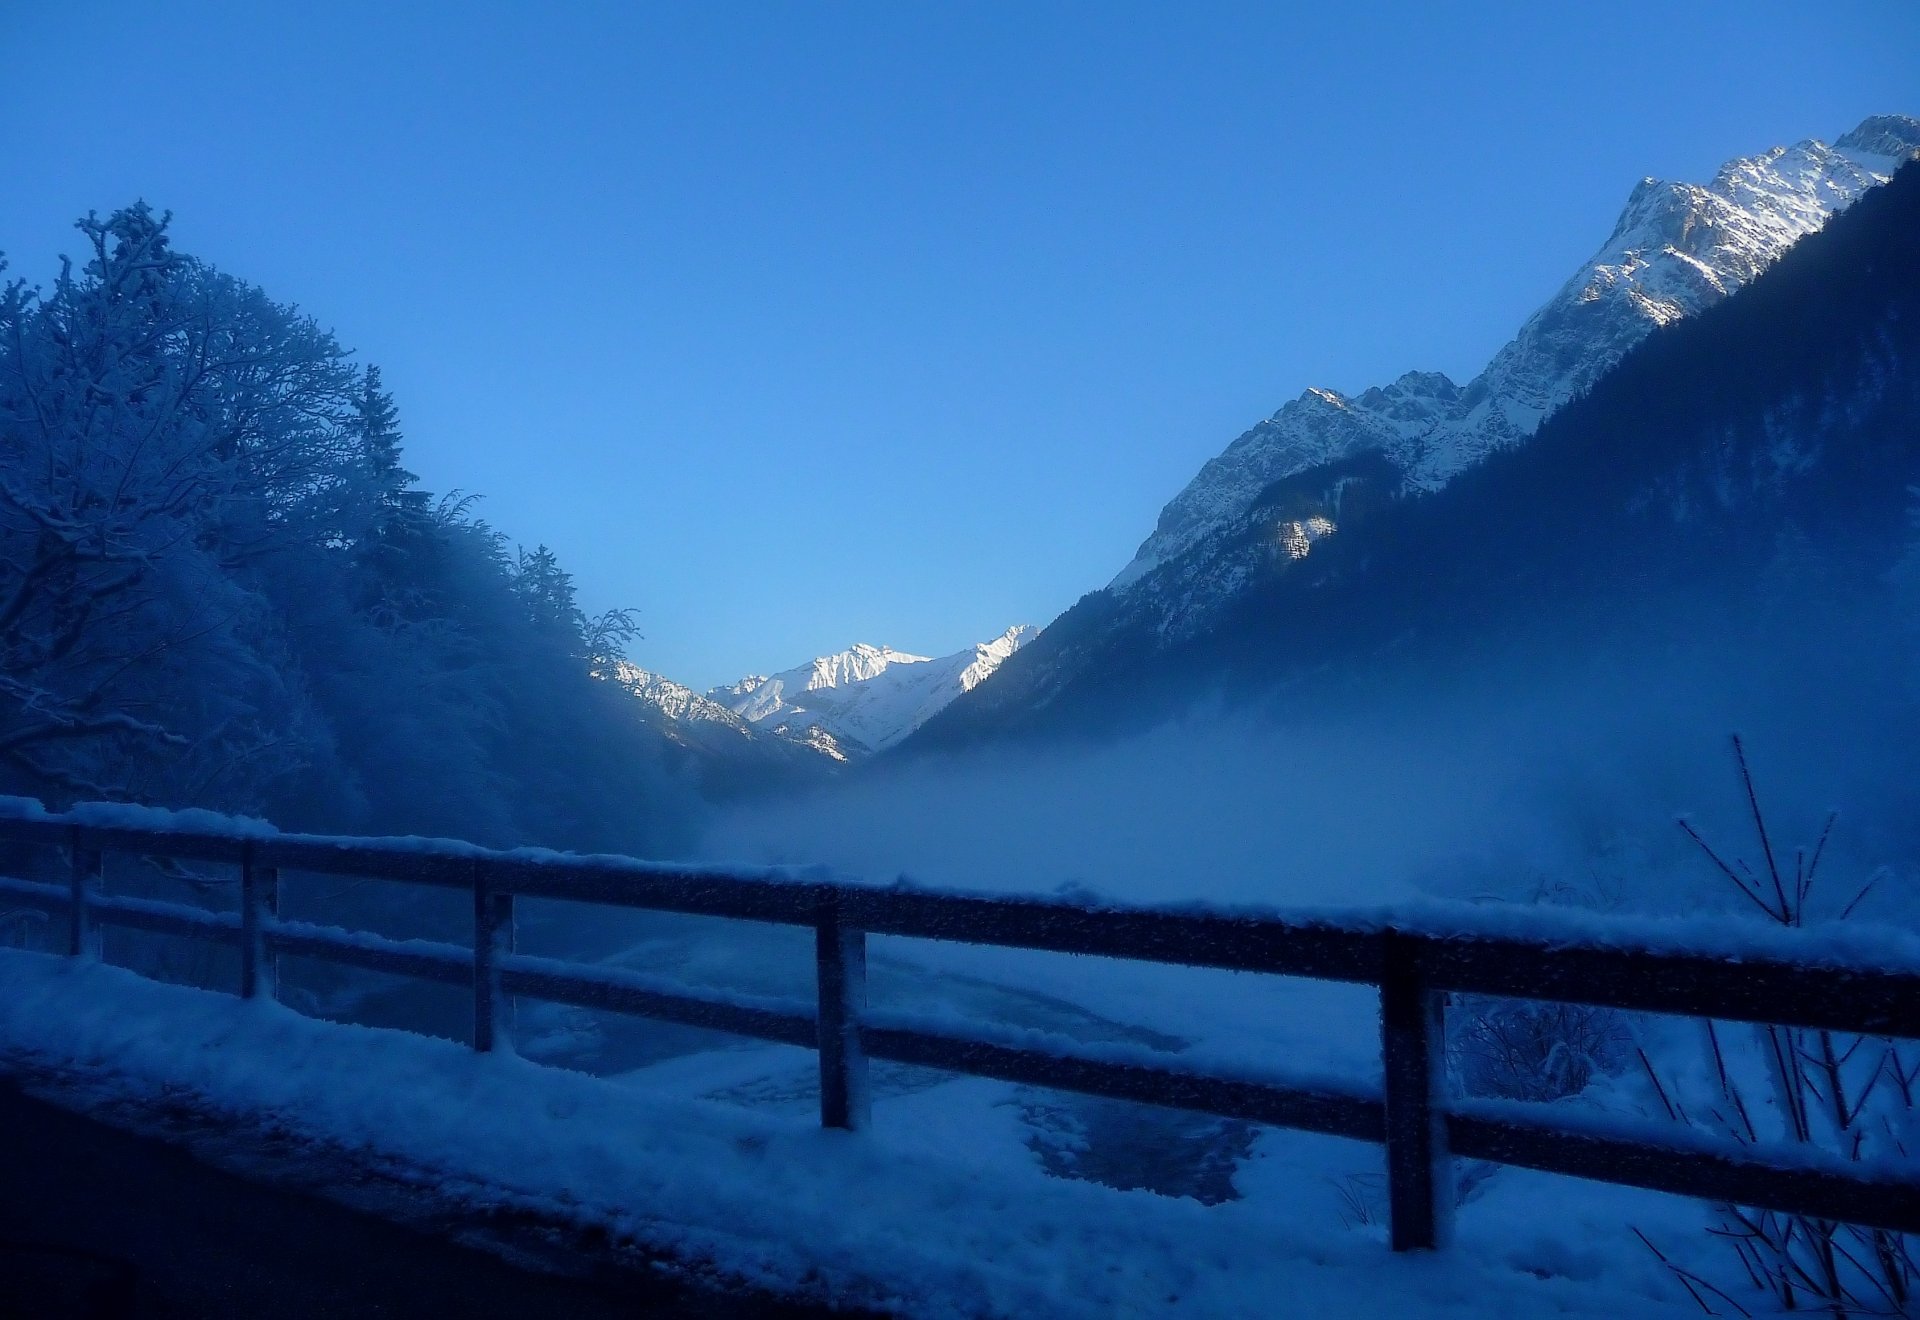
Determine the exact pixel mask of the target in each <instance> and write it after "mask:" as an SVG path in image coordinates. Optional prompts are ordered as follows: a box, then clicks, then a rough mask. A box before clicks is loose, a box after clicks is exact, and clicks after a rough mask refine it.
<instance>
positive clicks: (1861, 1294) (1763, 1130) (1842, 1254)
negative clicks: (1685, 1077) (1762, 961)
mask: <svg viewBox="0 0 1920 1320" xmlns="http://www.w3.org/2000/svg"><path fill="white" fill-rule="evenodd" d="M1733 751H1734V758H1735V761H1736V764H1737V766H1738V770H1739V777H1740V784H1741V788H1742V790H1743V791H1744V793H1745V796H1746V806H1747V808H1748V811H1749V813H1750V816H1751V819H1752V821H1753V829H1754V835H1755V841H1756V843H1757V845H1758V847H1759V850H1760V854H1761V861H1760V863H1759V864H1758V865H1755V864H1753V863H1751V862H1749V861H1747V860H1745V859H1741V858H1729V857H1727V856H1726V855H1724V854H1723V853H1722V852H1720V851H1719V850H1717V849H1716V848H1714V847H1713V845H1712V844H1710V843H1709V842H1708V841H1707V840H1706V839H1705V838H1704V837H1702V836H1701V834H1700V833H1699V832H1698V831H1697V830H1695V829H1694V827H1693V826H1692V824H1691V823H1690V822H1688V821H1687V820H1685V819H1684V818H1683V819H1682V820H1681V821H1680V828H1681V829H1682V830H1683V831H1684V832H1685V833H1686V835H1687V837H1688V838H1690V839H1691V840H1692V841H1693V842H1694V843H1695V844H1696V845H1697V846H1698V847H1699V849H1700V851H1701V852H1702V853H1703V854H1704V855H1705V857H1706V858H1707V859H1708V861H1709V862H1710V863H1711V865H1712V866H1713V868H1714V870H1715V872H1716V873H1717V874H1718V875H1719V876H1720V878H1721V879H1722V880H1724V881H1725V882H1726V883H1727V884H1729V885H1731V886H1732V887H1733V889H1734V890H1735V891H1736V892H1737V893H1738V894H1739V895H1741V896H1742V897H1743V899H1744V900H1745V901H1746V902H1747V903H1749V904H1751V905H1752V906H1753V907H1755V908H1757V909H1759V910H1760V911H1761V912H1762V913H1763V914H1765V916H1766V918H1767V920H1769V921H1772V922H1774V923H1776V924H1778V925H1781V926H1801V925H1804V924H1806V923H1807V921H1808V920H1809V918H1810V917H1812V918H1813V919H1826V918H1834V919H1845V918H1848V917H1851V916H1853V915H1854V914H1855V913H1856V912H1858V911H1859V909H1860V905H1861V903H1862V901H1863V900H1864V899H1865V898H1866V897H1867V895H1868V894H1869V893H1870V892H1871V891H1872V890H1873V889H1874V887H1875V883H1876V881H1877V880H1878V878H1879V877H1877V876H1876V877H1874V878H1873V879H1869V880H1868V881H1867V882H1866V883H1865V884H1864V885H1862V886H1860V887H1858V888H1857V889H1855V890H1854V891H1853V892H1852V893H1850V894H1846V895H1844V896H1843V897H1841V898H1840V899H1839V900H1838V901H1837V903H1835V904H1832V905H1826V904H1816V901H1815V900H1816V889H1815V885H1816V881H1817V880H1818V878H1819V874H1820V863H1821V860H1822V858H1823V857H1824V856H1825V854H1826V849H1827V843H1828V840H1829V839H1830V838H1831V836H1832V832H1833V827H1834V823H1835V816H1833V815H1829V816H1828V817H1827V820H1826V823H1825V825H1824V826H1823V827H1822V829H1821V831H1820V834H1819V837H1818V839H1817V841H1816V842H1815V843H1814V845H1813V847H1812V849H1811V851H1809V850H1808V849H1806V848H1800V849H1796V850H1795V851H1794V853H1793V855H1792V858H1791V864H1790V865H1789V859H1788V858H1787V857H1786V856H1785V855H1783V854H1782V853H1781V852H1779V851H1778V850H1777V849H1776V848H1775V846H1774V842H1773V837H1772V834H1771V832H1770V830H1769V829H1768V825H1767V818H1766V813H1765V812H1764V811H1763V810H1762V808H1761V805H1760V798H1759V794H1758V793H1757V791H1756V790H1755V788H1754V782H1753V774H1752V771H1751V768H1750V767H1749V765H1748V763H1747V756H1746V749H1745V747H1744V746H1743V745H1742V743H1741V741H1740V739H1739V737H1738V736H1737V735H1736V736H1735V737H1734V739H1733ZM1818 897H1819V898H1821V899H1824V895H1819V896H1818ZM1702 1029H1703V1038H1704V1045H1705V1054H1706V1067H1705V1069H1704V1075H1705V1078H1706V1081H1705V1082H1704V1084H1703V1085H1697V1086H1694V1087H1691V1088H1689V1087H1685V1086H1683V1085H1682V1084H1680V1083H1679V1082H1678V1081H1676V1080H1675V1079H1673V1078H1671V1077H1667V1078H1663V1077H1662V1075H1661V1072H1660V1070H1659V1069H1657V1068H1656V1067H1655V1065H1654V1064H1653V1063H1652V1062H1651V1060H1650V1059H1649V1057H1648V1055H1647V1053H1646V1052H1644V1051H1643V1052H1642V1053H1641V1055H1640V1058H1641V1062H1642V1064H1643V1066H1644V1069H1645V1072H1646V1077H1647V1080H1648V1082H1649V1084H1650V1085H1651V1088H1652V1090H1653V1092H1654V1094H1655V1096H1656V1098H1657V1101H1658V1103H1659V1105H1660V1106H1661V1107H1662V1108H1664V1110H1665V1111H1666V1114H1667V1116H1668V1117H1669V1118H1671V1119H1673V1120H1674V1121H1676V1122H1680V1123H1685V1124H1687V1125H1688V1126H1690V1127H1695V1128H1701V1129H1704V1130H1707V1131H1711V1132H1713V1133H1715V1134H1716V1135H1718V1136H1721V1137H1724V1138H1730V1139H1732V1140H1734V1141H1736V1142H1740V1143H1742V1144H1755V1143H1761V1142H1781V1141H1786V1142H1791V1143H1795V1144H1799V1145H1807V1146H1814V1147H1818V1148H1819V1149H1821V1150H1823V1151H1827V1152H1829V1153H1832V1154H1836V1155H1839V1156H1841V1157H1842V1158H1844V1159H1847V1160H1852V1161H1856V1162H1866V1161H1872V1160H1877V1159H1881V1158H1884V1157H1887V1156H1894V1157H1903V1158H1910V1157H1911V1156H1912V1155H1913V1154H1914V1153H1915V1152H1916V1150H1920V1105H1917V1104H1916V1100H1917V1099H1920V1042H1915V1041H1911V1040H1898V1039H1894V1038H1892V1037H1885V1036H1854V1035H1848V1034H1846V1033H1843V1032H1836V1031H1824V1030H1810V1029H1806V1028H1799V1027H1778V1026H1769V1025H1759V1026H1754V1027H1741V1028H1730V1027H1726V1026H1716V1025H1715V1024H1714V1023H1713V1022H1712V1021H1703V1023H1702ZM1714 1211H1715V1216H1716V1219H1717V1221H1718V1222H1716V1223H1715V1224H1714V1225H1713V1226H1712V1227H1711V1228H1710V1229H1709V1230H1708V1231H1709V1232H1710V1233H1712V1234H1713V1235H1714V1236H1715V1237H1716V1238H1717V1239H1719V1240H1720V1241H1722V1242H1724V1243H1725V1244H1726V1245H1727V1247H1728V1248H1729V1249H1730V1250H1731V1251H1732V1252H1733V1254H1734V1256H1735V1258H1736V1260H1737V1261H1738V1263H1739V1265H1740V1267H1741V1271H1742V1273H1743V1274H1744V1276H1745V1278H1746V1279H1747V1281H1748V1282H1749V1283H1750V1284H1751V1285H1752V1286H1753V1287H1754V1288H1755V1289H1758V1290H1760V1291H1762V1292H1763V1293H1765V1294H1767V1295H1768V1296H1769V1297H1770V1298H1771V1300H1772V1301H1773V1302H1774V1303H1775V1304H1776V1305H1778V1306H1779V1307H1780V1308H1781V1309H1783V1310H1788V1311H1799V1310H1809V1311H1819V1312H1825V1313H1827V1314H1829V1315H1834V1316H1868V1315H1873V1316H1908V1317H1911V1316H1917V1315H1920V1295H1917V1294H1916V1284H1920V1256H1917V1255H1916V1251H1915V1243H1914V1241H1913V1239H1912V1238H1911V1237H1908V1236H1906V1235H1903V1234H1899V1233H1894V1232H1889V1231H1887V1230H1885V1229H1877V1228H1862V1227H1858V1226H1854V1225H1849V1224H1839V1223H1835V1222H1833V1221H1831V1220H1824V1219H1814V1218H1811V1217H1809V1216H1806V1215H1790V1214H1782V1213H1779V1212H1777V1211H1772V1210H1756V1209H1753V1208H1752V1207H1748V1206H1738V1205H1731V1204H1721V1205H1716V1206H1715V1207H1714ZM1643 1240H1644V1239H1643ZM1648 1245H1649V1246H1651V1245H1652V1244H1651V1243H1649V1244H1648ZM1655 1250H1656V1251H1657V1250H1658V1249H1657V1248H1656V1249H1655ZM1662 1259H1663V1260H1664V1259H1666V1257H1665V1255H1664V1254H1663V1255H1662ZM1669 1264H1670V1267H1671V1268H1673V1269H1674V1272H1675V1273H1676V1274H1677V1275H1678V1276H1679V1277H1680V1279H1681V1281H1682V1282H1683V1283H1684V1284H1685V1285H1686V1286H1687V1288H1688V1290H1689V1291H1690V1292H1692V1294H1693V1296H1694V1298H1695V1300H1697V1301H1699V1302H1700V1303H1701V1306H1702V1307H1703V1309H1705V1310H1707V1311H1708V1313H1709V1314H1718V1313H1719V1312H1718V1311H1717V1310H1716V1309H1715V1307H1716V1304H1717V1305H1725V1306H1729V1307H1731V1308H1732V1309H1733V1311H1734V1312H1735V1313H1737V1314H1740V1315H1749V1314H1752V1312H1751V1311H1749V1310H1748V1309H1747V1308H1746V1307H1745V1306H1742V1305H1741V1304H1740V1303H1739V1302H1738V1301H1736V1300H1735V1299H1734V1297H1733V1296H1732V1295H1731V1293H1730V1292H1729V1291H1728V1290H1727V1289H1724V1288H1721V1287H1719V1286H1718V1285H1716V1284H1715V1283H1713V1282H1712V1281H1710V1280H1708V1279H1706V1278H1705V1277H1703V1276H1701V1275H1700V1274H1698V1273H1697V1272H1695V1271H1692V1270H1688V1269H1685V1268H1682V1267H1680V1266H1678V1265H1674V1264H1672V1263H1671V1262H1669Z"/></svg>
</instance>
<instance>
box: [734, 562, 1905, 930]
mask: <svg viewBox="0 0 1920 1320" xmlns="http://www.w3.org/2000/svg"><path fill="white" fill-rule="evenodd" d="M1897 605H1898V603H1897V601H1895V600H1893V599H1892V596H1891V593H1889V592H1887V591H1885V590H1883V589H1881V588H1879V587H1877V586H1876V588H1875V589H1874V590H1872V591H1870V592H1868V593H1866V594H1865V595H1863V596H1861V597H1859V598H1856V599H1854V600H1852V601H1850V602H1849V603H1847V604H1845V605H1840V604H1836V603H1835V602H1834V601H1832V600H1831V599H1827V598H1821V599H1814V598H1808V599H1805V600H1794V601H1792V602H1791V603H1790V604H1789V606H1787V607H1783V606H1782V604H1781V602H1780V601H1779V600H1778V599H1775V600H1772V601H1769V602H1768V603H1767V604H1766V606H1765V607H1764V608H1759V609H1753V610H1747V609H1742V610H1739V611H1728V610H1726V609H1721V608H1708V605H1707V603H1703V602H1697V601H1696V602H1682V603H1681V604H1679V605H1678V606H1676V605H1675V604H1674V603H1673V602H1667V603H1666V604H1665V605H1663V606H1662V607H1661V608H1660V609H1659V610H1657V611H1654V610H1642V611H1638V612H1632V613H1629V614H1627V615H1625V616H1623V617H1621V618H1620V619H1619V620H1618V621H1617V622H1618V632H1617V633H1616V634H1615V635H1613V636H1612V637H1610V638H1609V639H1607V640H1606V641H1605V642H1604V643H1601V644H1596V645H1594V646H1592V647H1589V648H1584V649H1578V650H1570V649H1568V648H1567V647H1566V646H1565V645H1564V642H1565V639H1564V637H1563V636H1559V635H1556V636H1555V637H1554V639H1553V640H1552V641H1551V642H1549V641H1548V640H1546V639H1545V638H1544V637H1543V636H1542V635H1541V634H1539V633H1538V632H1536V633H1535V634H1534V635H1533V636H1532V637H1531V638H1527V639H1520V640H1517V641H1516V642H1515V643H1514V644H1513V645H1512V646H1510V647H1504V648H1502V649H1501V651H1500V652H1499V658H1498V660H1497V661H1492V662H1488V663H1485V664H1481V665H1478V666H1476V667H1474V668H1473V669H1472V670H1471V671H1470V672H1468V673H1466V674H1465V675H1464V676H1462V675H1460V674H1458V673H1457V672H1456V674H1455V676H1453V677H1450V678H1441V677H1429V678H1426V679H1422V678H1421V677H1420V675H1419V674H1418V673H1414V672H1411V671H1403V672H1402V673H1401V675H1400V677H1399V678H1397V679H1396V680H1394V681H1393V682H1392V683H1390V684H1387V685H1386V686H1385V688H1384V690H1382V689H1375V691H1376V693H1377V695H1375V696H1373V697H1372V698H1371V699H1369V700H1367V701H1365V702H1364V703H1361V702H1358V701H1356V702H1354V703H1352V705H1351V706H1350V708H1347V709H1327V710H1323V711H1318V712H1306V713H1302V712H1301V711H1300V710H1299V709H1298V708H1297V705H1298V704H1297V703H1295V707H1294V708H1293V709H1291V710H1290V711H1285V712H1283V711H1280V710H1278V709H1276V708H1274V707H1273V706H1272V705H1270V704H1269V705H1267V706H1264V707H1263V706H1260V705H1257V704H1249V703H1246V702H1242V703H1239V704H1236V705H1226V704H1219V703H1216V704H1215V705H1214V707H1213V708H1212V709H1210V710H1208V711H1206V712H1204V713H1192V714H1188V715H1186V716H1184V717H1182V718H1179V719H1176V720H1171V721H1168V722H1165V723H1162V724H1160V725H1159V726H1157V727H1155V728H1153V729H1151V730H1148V731H1145V732H1140V733H1135V734H1132V735H1129V736H1125V737H1121V738H1117V739H1112V740H1107V741H1094V740H1091V739H1088V740H1081V741H1078V742H1055V743H1052V744H1049V745H1044V746H1035V745H1032V744H1025V743H1022V744H1008V745H1005V746H1000V747H994V748H989V749H985V750H981V751H977V752H973V753H966V754H955V755H948V756H943V757H939V758H923V759H918V760H909V759H903V758H889V759H883V760H881V761H880V762H877V763H875V764H874V765H873V766H872V767H870V768H869V769H868V771H867V772H866V773H865V774H863V775H861V776H859V777H857V778H855V779H853V780H851V781H849V782H845V783H843V784H840V785H837V786H835V787H833V788H830V789H826V790H822V791H817V792H814V793H810V794H807V795H804V796H798V797H793V798H788V799H785V800H782V801H779V802H775V803H764V802H763V803H757V804H754V805H752V806H751V807H750V808H739V809H732V810H726V811H723V812H721V813H720V814H718V815H717V816H716V817H715V818H713V819H712V820H711V821H710V822H709V823H708V826H707V828H706V830H705V832H704V836H703V838H702V842H701V844H700V847H699V853H700V855H701V856H702V857H704V858H707V859H710V860H734V861H751V862H809V863H821V864H826V865H830V866H833V867H835V868H838V869H841V870H844V871H847V872H850V873H853V874H856V875H859V876H862V877H864V878H867V879H870V880H876V881H885V880H891V879H894V878H896V877H905V878H906V879H907V880H909V881H911V882H913V883H916V884H923V885H931V886H941V887H952V888H961V889H976V890H993V891H1002V892H1019V893H1033V894H1047V893H1061V892H1067V893H1082V894H1090V895H1099V896H1103V897H1108V898H1114V899H1120V900H1124V901H1130V902H1186V901H1195V900H1206V901H1208V902H1213V903H1229V904H1253V905H1261V906H1272V907H1279V908H1288V907H1318V906H1328V905H1333V906H1345V905H1355V906H1359V905H1373V904H1380V903H1390V902H1399V901H1405V900H1411V899H1417V898H1422V897H1444V898H1457V899H1501V900H1509V901H1552V902H1568V903H1577V904H1580V905H1583V906H1595V907H1602V908H1609V909H1613V908H1619V909H1626V910H1639V911H1656V912H1658V911H1676V910H1694V909H1701V908H1710V909H1717V908H1720V907H1726V908H1728V910H1730V911H1731V910H1734V908H1733V906H1732V903H1731V902H1729V898H1730V896H1729V895H1728V894H1727V893H1725V892H1724V890H1725V886H1724V884H1723V883H1721V882H1720V881H1719V880H1718V878H1717V877H1716V876H1715V875H1714V874H1713V873H1712V871H1711V868H1710V865H1709V864H1708V863H1706V861H1705V859H1704V858H1702V857H1701V856H1700V854H1699V852H1698V850H1697V848H1696V847H1695V846H1694V845H1693V844H1692V843H1691V842H1689V841H1688V840H1687V839H1686V838H1685V837H1684V836H1683V835H1682V834H1681V833H1680V831H1679V830H1678V829H1677V828H1676V824H1675V818H1676V817H1677V816H1680V815H1687V816H1689V817H1690V818H1691V819H1692V820H1693V821H1694V823H1695V824H1696V826H1697V827H1698V828H1699V829H1700V830H1701V831H1702V833H1703V834H1705V835H1706V836H1707V837H1708V838H1710V839H1714V840H1716V841H1720V842H1723V843H1725V845H1726V851H1728V852H1730V853H1732V854H1735V855H1745V854H1746V853H1747V852H1751V851H1754V848H1753V845H1752V839H1753V834H1752V829H1753V827H1752V820H1751V815H1750V811H1749V808H1748V806H1747V804H1746V801H1745V798H1744V796H1743V795H1742V792H1741V789H1740V787H1739V783H1738V780H1737V777H1736V770H1735V765H1734V761H1733V758H1732V756H1731V751H1730V742H1729V736H1730V735H1731V734H1733V733H1736V732H1737V733H1739V734H1741V735H1742V737H1743V738H1744V740H1745V742H1746V744H1747V747H1748V749H1749V752H1750V755H1751V757H1752V761H1753V766H1754V771H1755V775H1756V779H1757V782H1758V786H1759V790H1760V792H1761V794H1762V799H1763V807H1764V808H1765V810H1766V811H1767V813H1768V816H1769V825H1770V829H1771V830H1772V832H1773V833H1774V835H1775V836H1776V837H1775V840H1774V842H1775V845H1776V847H1779V848H1781V849H1782V850H1783V852H1784V853H1786V854H1788V855H1790V854H1791V852H1792V849H1793V848H1794V847H1796V846H1799V845H1801V844H1805V845H1808V846H1811V844H1812V843H1813V841H1814V839H1815V837H1816V836H1817V834H1818V832H1819V830H1820V828H1821V825H1822V823H1823V821H1824V819H1825V817H1826V815H1827V813H1828V812H1829V811H1838V812H1839V813H1840V823H1839V825H1838V827H1837V829H1836V831H1835V833H1834V838H1833V843H1832V845H1831V853H1830V856H1831V860H1830V861H1829V863H1828V868H1827V871H1826V873H1827V874H1828V875H1831V876H1834V877H1835V881H1834V883H1835V886H1836V892H1837V891H1838V889H1840V888H1846V887H1847V886H1846V878H1847V877H1849V876H1851V877H1856V878H1858V879H1859V880H1861V881H1864V878H1865V877H1866V876H1867V875H1869V874H1871V873H1872V872H1873V871H1874V869H1875V868H1876V867H1878V866H1880V865H1881V864H1882V863H1883V862H1884V861H1885V860H1886V859H1887V858H1888V857H1890V856H1893V855H1896V854H1897V853H1898V852H1899V851H1900V850H1901V849H1902V848H1903V847H1910V846H1911V844H1912V842H1913V838H1912V835H1913V830H1912V827H1911V826H1910V825H1909V824H1908V823H1907V822H1909V821H1911V820H1912V819H1914V813H1913V810H1912V808H1913V806H1914V805H1915V804H1914V801H1913V797H1914V795H1913V793H1912V791H1911V790H1910V789H1909V788H1908V787H1907V786H1908V785H1910V784H1912V783H1914V782H1915V775H1914V770H1915V768H1916V767H1915V756H1914V750H1913V747H1912V740H1911V739H1910V737H1908V736H1907V732H1908V731H1909V730H1910V729H1911V728H1912V727H1913V718H1912V716H1913V712H1914V709H1915V707H1914V703H1913V701H1912V698H1911V686H1910V683H1909V682H1908V678H1909V676H1910V674H1911V672H1912V661H1911V654H1912V646H1911V641H1910V635H1909V634H1908V633H1906V632H1905V631H1904V629H1903V628H1902V627H1900V626H1897V625H1896V624H1894V623H1892V622H1890V620H1891V619H1892V618H1894V617H1896V616H1895V613H1894V612H1895V611H1896V610H1897ZM1782 618H1786V619H1789V620H1791V621H1792V622H1793V623H1794V624H1795V625H1796V626H1794V627H1782V626H1780V621H1781V619H1782ZM1889 712H1896V714H1895V715H1894V717H1892V718H1890V717H1889ZM1882 888H1883V889H1885V890H1886V891H1887V892H1886V893H1884V894H1876V896H1875V901H1876V910H1878V911H1880V912H1882V913H1883V915H1891V914H1892V913H1893V912H1895V911H1898V910H1902V909H1903V908H1904V906H1905V901H1906V900H1905V895H1904V893H1903V892H1902V890H1903V886H1902V885H1890V886H1882ZM1847 892H1848V893H1849V895H1850V894H1851V892H1852V890H1851V889H1850V888H1849V889H1848V890H1847ZM1734 901H1737V899H1736V900H1734Z"/></svg>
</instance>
